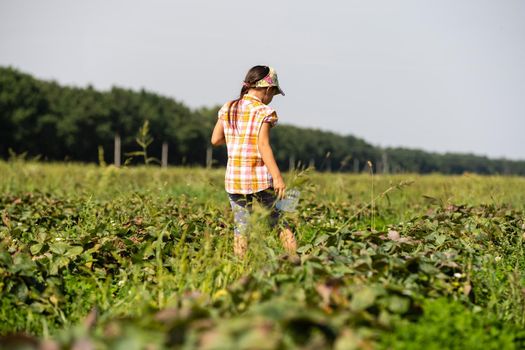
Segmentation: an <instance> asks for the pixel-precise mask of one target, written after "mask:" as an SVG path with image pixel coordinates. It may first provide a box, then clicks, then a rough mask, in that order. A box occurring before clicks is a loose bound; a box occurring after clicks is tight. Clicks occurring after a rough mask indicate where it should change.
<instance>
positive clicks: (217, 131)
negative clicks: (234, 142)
mask: <svg viewBox="0 0 525 350" xmlns="http://www.w3.org/2000/svg"><path fill="white" fill-rule="evenodd" d="M225 143H226V138H225V137H224V126H223V125H222V120H220V119H217V123H216V124H215V127H214V128H213V133H212V134H211V144H212V145H214V146H220V145H224V144H225Z"/></svg>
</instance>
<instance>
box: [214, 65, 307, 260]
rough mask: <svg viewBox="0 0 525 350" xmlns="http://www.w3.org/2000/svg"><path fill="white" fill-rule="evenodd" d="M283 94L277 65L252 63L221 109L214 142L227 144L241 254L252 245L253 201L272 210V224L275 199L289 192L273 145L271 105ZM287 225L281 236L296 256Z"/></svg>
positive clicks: (236, 247)
mask: <svg viewBox="0 0 525 350" xmlns="http://www.w3.org/2000/svg"><path fill="white" fill-rule="evenodd" d="M277 94H281V95H283V96H284V93H283V91H282V90H281V88H280V87H279V82H278V80H277V73H276V72H275V70H274V69H273V68H271V67H267V66H255V67H252V68H251V69H250V70H249V71H248V73H247V74H246V77H245V78H244V82H243V85H242V89H241V93H240V96H239V98H238V99H236V100H233V101H230V102H227V103H225V104H224V106H222V108H221V109H220V110H219V113H218V120H217V124H216V125H215V128H214V129H213V134H212V137H211V143H212V144H213V145H214V146H218V145H222V144H224V143H226V146H227V150H228V165H227V167H226V175H225V189H226V192H227V193H228V197H229V200H230V205H231V207H232V211H233V215H234V221H235V229H234V245H233V247H234V248H233V249H234V253H235V254H236V255H237V256H241V257H242V256H244V254H245V253H246V249H247V244H248V240H247V232H246V231H247V223H248V218H249V215H250V211H251V209H252V202H253V200H254V199H255V200H257V201H258V202H259V203H261V204H262V205H263V206H264V207H266V208H268V209H270V211H271V215H270V219H271V222H270V223H271V225H272V227H275V226H276V225H277V223H278V221H279V218H280V212H279V211H278V210H277V209H276V208H275V202H276V200H277V198H283V197H284V194H285V188H286V186H285V184H284V181H283V177H282V176H281V172H280V171H279V168H278V167H277V163H276V162H275V158H274V156H273V152H272V148H271V147H270V128H271V127H273V126H275V124H276V123H277V114H276V112H275V110H274V109H273V108H271V107H269V106H268V104H269V103H270V102H272V99H273V96H274V95H277ZM282 226H283V227H282V229H281V231H280V233H279V238H280V239H281V242H282V244H283V246H284V248H285V249H286V251H287V252H288V253H290V254H292V255H295V251H296V249H297V243H296V240H295V237H294V234H293V233H292V231H291V230H290V228H289V227H288V225H287V224H286V223H285V222H283V225H282Z"/></svg>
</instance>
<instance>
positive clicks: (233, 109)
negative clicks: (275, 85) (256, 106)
mask: <svg viewBox="0 0 525 350" xmlns="http://www.w3.org/2000/svg"><path fill="white" fill-rule="evenodd" d="M268 73H270V68H269V67H267V66H254V67H252V68H250V70H249V71H248V73H246V77H245V78H244V83H243V85H242V88H241V93H240V94H239V98H238V99H236V100H233V101H231V103H230V105H229V107H228V124H230V125H231V126H232V127H233V129H237V113H238V106H239V101H240V100H241V99H242V97H243V96H244V95H245V94H246V93H247V92H248V90H249V89H250V88H252V87H253V85H254V84H255V83H256V82H258V81H259V80H261V79H262V78H264V77H265V76H267V75H268Z"/></svg>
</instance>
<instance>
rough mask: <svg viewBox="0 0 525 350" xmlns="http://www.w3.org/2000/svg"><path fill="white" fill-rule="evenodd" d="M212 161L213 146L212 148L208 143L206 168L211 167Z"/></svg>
mask: <svg viewBox="0 0 525 350" xmlns="http://www.w3.org/2000/svg"><path fill="white" fill-rule="evenodd" d="M212 162H213V148H211V145H208V148H206V169H211V165H212Z"/></svg>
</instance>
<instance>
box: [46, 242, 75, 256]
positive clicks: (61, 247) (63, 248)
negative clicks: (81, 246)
mask: <svg viewBox="0 0 525 350" xmlns="http://www.w3.org/2000/svg"><path fill="white" fill-rule="evenodd" d="M69 248H70V245H69V244H67V243H64V242H58V243H53V244H51V245H50V246H49V250H51V251H52V252H53V253H55V254H57V255H64V254H65V253H66V252H67V250H68V249H69Z"/></svg>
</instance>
